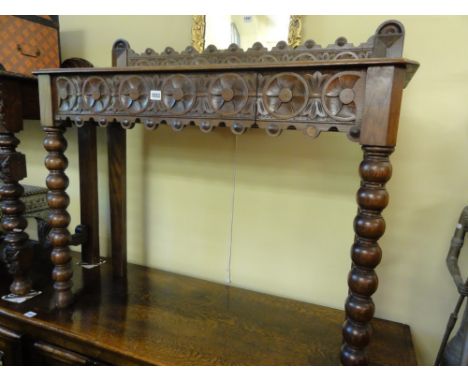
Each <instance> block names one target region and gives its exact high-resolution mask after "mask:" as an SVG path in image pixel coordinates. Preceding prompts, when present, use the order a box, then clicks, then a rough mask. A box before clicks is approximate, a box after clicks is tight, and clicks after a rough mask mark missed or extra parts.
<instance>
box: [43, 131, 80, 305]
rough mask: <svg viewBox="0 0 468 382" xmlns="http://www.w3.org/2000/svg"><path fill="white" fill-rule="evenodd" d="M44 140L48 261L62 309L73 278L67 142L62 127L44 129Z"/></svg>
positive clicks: (69, 299) (56, 301)
mask: <svg viewBox="0 0 468 382" xmlns="http://www.w3.org/2000/svg"><path fill="white" fill-rule="evenodd" d="M44 131H45V133H46V137H45V139H44V147H45V149H46V150H47V151H48V155H47V157H46V159H45V165H46V167H47V169H48V170H49V175H48V176H47V180H46V184H47V188H48V189H49V192H48V193H47V201H48V204H49V207H50V209H51V211H50V214H49V225H50V227H51V230H50V233H49V241H50V244H51V246H52V253H51V259H52V263H53V264H54V269H53V271H52V279H53V280H54V289H55V295H54V305H55V306H56V307H58V308H65V307H67V306H68V305H70V304H71V302H72V299H73V296H72V292H71V287H72V282H71V278H72V276H73V272H72V267H71V255H70V248H69V247H68V245H69V243H70V232H69V231H68V224H69V223H70V215H69V214H68V212H67V207H68V204H69V201H70V200H69V197H68V195H67V193H66V192H65V190H66V188H67V187H68V177H67V176H66V174H65V169H66V168H67V166H68V160H67V158H66V157H65V155H64V151H65V150H66V148H67V141H66V140H65V138H64V136H63V133H64V131H65V127H63V126H59V127H52V126H46V127H44Z"/></svg>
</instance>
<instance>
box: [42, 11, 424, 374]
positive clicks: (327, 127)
mask: <svg viewBox="0 0 468 382" xmlns="http://www.w3.org/2000/svg"><path fill="white" fill-rule="evenodd" d="M403 40H404V28H403V26H402V25H401V24H400V23H399V22H398V21H393V20H391V21H387V22H385V23H383V24H382V25H380V26H379V27H378V28H377V31H376V33H375V35H374V36H372V37H371V38H370V39H369V40H368V41H367V42H365V43H363V44H361V45H359V46H354V45H352V44H350V43H348V42H347V41H346V39H345V38H338V39H337V40H336V43H335V44H334V45H329V46H327V47H325V48H322V47H321V46H319V45H317V44H315V42H313V41H311V40H309V41H306V42H305V43H304V44H303V45H302V46H300V47H297V48H294V49H293V48H290V47H289V46H288V45H287V44H286V43H284V42H280V43H278V44H277V46H276V47H275V48H273V49H271V50H268V49H266V48H264V47H263V46H262V45H261V44H260V43H256V44H254V45H253V47H252V48H250V49H248V50H247V51H243V50H242V49H240V48H239V47H238V46H237V45H235V44H233V45H231V46H230V47H229V48H228V49H227V50H222V51H220V50H217V49H216V47H214V46H208V47H207V48H206V49H205V51H204V52H202V53H198V52H197V51H195V50H194V49H193V48H192V47H189V48H187V49H186V50H185V51H184V52H181V53H177V52H175V51H174V50H173V49H171V48H166V50H165V51H164V52H163V53H161V54H157V53H155V52H154V51H153V50H152V49H147V50H146V51H145V52H144V53H142V54H137V53H135V52H134V51H133V50H132V49H130V46H129V44H128V43H127V42H126V41H125V40H118V41H117V42H116V43H115V44H114V47H113V52H112V54H113V66H114V67H112V68H85V69H58V70H57V69H51V70H47V69H45V70H41V71H38V72H37V73H36V74H37V76H38V80H39V97H40V113H41V123H42V125H43V128H44V131H45V133H46V137H45V139H44V147H45V149H46V150H47V151H48V155H47V157H46V161H45V162H46V167H47V168H48V170H49V175H48V177H47V187H48V188H49V195H48V202H49V207H50V208H51V210H52V212H51V214H50V218H49V224H50V225H51V227H52V230H51V233H50V235H49V239H50V242H51V244H52V248H53V249H52V261H53V263H54V270H53V279H54V281H55V283H54V288H55V292H56V293H55V298H54V304H55V305H56V306H57V307H58V308H64V307H67V306H69V305H70V304H71V303H72V300H73V293H72V289H71V288H72V282H71V280H72V275H73V272H72V268H71V263H70V259H71V257H70V249H69V242H70V234H69V232H68V229H67V227H68V224H69V222H70V216H69V214H68V212H67V206H68V204H69V198H68V195H67V193H66V191H65V190H66V188H67V186H68V178H67V176H66V174H65V169H66V167H67V159H66V157H65V156H64V151H65V149H66V146H67V141H66V138H65V136H64V133H65V130H66V127H68V126H71V124H75V125H76V126H78V128H79V129H85V131H87V132H89V134H90V135H92V134H95V129H96V128H99V127H105V128H106V129H107V134H108V155H109V187H110V190H109V196H110V211H111V247H112V248H111V253H112V256H113V259H112V265H113V272H114V276H115V277H116V279H118V278H121V279H124V280H125V277H126V269H127V260H126V212H125V211H126V204H125V199H126V189H125V182H126V174H125V171H126V170H125V163H126V159H125V156H126V148H125V146H126V129H131V128H133V127H134V125H135V124H137V123H141V124H143V125H144V126H145V127H146V128H147V129H151V130H152V129H155V128H156V127H158V126H159V125H166V124H167V125H169V126H170V127H171V128H173V129H174V130H176V131H181V130H183V128H184V127H186V126H193V125H198V126H199V128H200V130H201V131H202V132H205V133H209V132H211V131H212V130H213V128H214V127H218V126H221V127H226V128H230V129H231V131H232V132H233V133H234V134H243V133H244V132H246V131H247V130H248V129H249V128H260V129H264V130H265V131H266V133H267V134H269V135H271V136H278V135H280V134H281V132H282V131H283V130H285V129H291V130H299V131H302V132H304V133H305V134H306V135H309V136H311V137H316V136H318V135H319V134H320V133H321V132H328V131H332V132H341V133H345V134H347V136H348V137H349V139H350V140H351V141H353V142H356V143H359V144H360V145H361V146H362V150H363V152H364V159H363V161H362V162H361V164H360V167H359V172H360V176H361V187H360V188H359V190H358V192H357V202H358V206H359V209H358V213H357V216H356V218H355V219H354V231H355V240H354V244H353V246H352V249H351V258H352V268H351V271H350V273H349V277H348V285H349V295H348V297H347V299H346V304H345V311H346V320H345V323H344V325H343V329H342V335H343V345H342V346H341V362H342V363H343V364H345V365H362V364H368V363H369V358H368V354H367V346H368V344H369V342H370V340H371V324H370V321H371V319H372V317H373V315H374V304H373V302H372V298H371V295H372V294H373V293H374V292H375V290H376V289H377V284H378V279H377V275H376V273H375V271H374V268H375V267H376V266H377V265H378V264H379V262H380V260H381V255H382V252H381V249H380V247H379V245H378V242H377V241H378V239H379V238H380V237H381V236H382V235H383V233H384V230H385V222H384V219H383V218H382V216H381V212H382V210H383V209H384V208H385V207H386V206H387V204H388V193H387V191H386V189H385V184H386V182H387V181H388V180H389V179H390V177H391V173H392V168H391V164H390V162H389V156H390V154H391V153H392V152H393V151H394V147H395V145H396V141H397V130H398V120H399V113H400V105H401V99H402V93H403V88H404V87H405V86H406V85H407V83H408V82H409V81H410V79H411V77H412V75H413V74H414V72H415V71H416V69H417V67H418V64H417V63H416V62H414V61H410V60H407V59H404V58H401V55H402V50H403ZM94 139H95V138H94ZM88 150H89V154H90V155H89V158H95V157H96V155H95V152H94V153H93V150H94V151H95V145H94V148H93V147H91V146H90V148H88ZM330 155H333V154H332V153H330ZM96 173H97V170H96V160H95V159H93V160H86V156H82V157H81V158H80V182H81V184H82V185H83V184H84V185H86V187H81V190H82V192H83V189H84V188H87V189H89V190H91V191H86V192H92V193H95V194H96V195H97V191H96V190H97V185H96V182H97V176H96ZM93 190H94V191H93ZM81 200H82V201H83V200H88V203H84V204H83V203H82V209H85V210H86V211H87V212H86V213H87V214H89V215H93V216H94V217H95V221H96V222H97V213H98V208H97V198H87V199H86V198H83V197H82V198H81ZM82 216H83V211H82ZM90 220H92V219H90ZM91 228H92V229H91V231H95V232H96V231H97V230H96V229H95V227H94V229H93V227H91ZM91 239H93V238H92V237H91ZM94 240H95V241H97V240H96V238H94ZM87 261H88V262H91V263H97V262H99V257H98V256H97V255H96V256H93V254H92V253H91V254H90V253H88V254H87ZM213 324H214V325H216V321H215V322H214V323H213ZM181 330H182V328H181ZM265 335H266V336H268V333H265ZM337 352H338V349H337Z"/></svg>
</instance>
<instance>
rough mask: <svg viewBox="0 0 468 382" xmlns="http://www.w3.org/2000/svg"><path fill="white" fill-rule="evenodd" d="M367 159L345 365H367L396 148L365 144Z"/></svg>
mask: <svg viewBox="0 0 468 382" xmlns="http://www.w3.org/2000/svg"><path fill="white" fill-rule="evenodd" d="M362 149H363V151H364V160H363V161H362V162H361V165H360V167H359V173H360V175H361V187H360V188H359V190H358V192H357V196H356V198H357V202H358V205H359V210H358V214H357V216H356V218H355V219H354V232H355V233H356V235H355V239H354V244H353V246H352V248H351V258H352V260H353V266H352V268H351V271H350V273H349V276H348V285H349V292H350V293H349V296H348V299H347V300H346V304H345V308H346V315H347V319H346V322H345V323H344V325H343V339H344V344H343V346H342V349H341V362H342V363H343V364H344V365H366V364H368V358H367V354H366V347H367V345H368V344H369V341H370V336H371V330H372V328H371V325H370V320H371V319H372V317H373V315H374V303H373V301H372V298H371V296H372V294H373V293H374V292H375V291H376V289H377V285H378V278H377V274H376V273H375V271H374V268H375V267H376V266H377V265H378V264H379V263H380V260H381V258H382V250H381V248H380V246H379V244H378V243H377V241H378V240H379V238H380V237H381V236H382V235H383V233H384V231H385V221H384V219H383V217H382V215H381V212H382V210H383V209H384V208H385V207H386V206H387V204H388V192H387V190H386V189H385V184H386V183H387V181H388V180H389V179H390V177H391V175H392V166H391V164H390V161H389V156H390V154H391V153H392V152H393V147H379V146H363V147H362Z"/></svg>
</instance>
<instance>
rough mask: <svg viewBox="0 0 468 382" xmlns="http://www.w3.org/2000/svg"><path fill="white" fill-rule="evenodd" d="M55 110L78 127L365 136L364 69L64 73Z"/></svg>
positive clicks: (58, 114)
mask: <svg viewBox="0 0 468 382" xmlns="http://www.w3.org/2000/svg"><path fill="white" fill-rule="evenodd" d="M54 82H55V88H56V91H55V94H56V116H57V118H58V119H62V120H64V119H71V120H72V121H74V122H76V123H77V124H78V125H81V124H82V123H84V122H85V121H86V120H94V121H96V122H98V123H99V124H100V125H105V124H107V123H108V122H111V121H114V120H116V121H119V122H121V123H122V125H123V126H124V127H125V128H130V127H132V126H133V124H134V123H135V122H141V123H143V124H145V126H146V127H147V128H149V129H153V128H155V127H157V126H158V125H159V124H160V123H162V122H164V123H167V124H169V125H170V126H171V127H172V128H173V129H174V130H181V129H182V128H183V127H184V126H187V125H190V124H195V125H198V126H199V127H200V129H201V130H202V131H204V132H208V131H211V129H212V128H213V127H214V126H217V125H220V124H224V125H227V126H229V127H231V130H232V131H233V133H235V134H241V133H243V132H244V131H245V130H246V129H247V128H250V127H252V126H255V127H260V128H264V129H265V130H266V131H267V133H268V134H270V135H279V134H280V133H281V132H282V131H283V130H285V129H291V128H294V129H298V130H303V131H304V132H306V133H307V134H309V135H311V136H317V135H318V134H319V133H320V132H322V131H341V132H345V133H347V134H348V135H349V136H350V138H351V139H356V138H357V137H358V135H359V124H360V120H361V114H362V105H363V97H364V83H365V71H338V70H330V69H328V70H300V71H295V72H290V71H284V72H272V71H269V72H262V73H255V72H226V73H225V72H219V73H218V72H214V73H210V74H200V73H175V74H171V73H167V74H166V73H157V72H148V73H128V74H102V75H96V74H93V75H88V76H86V75H84V74H80V75H78V74H74V75H70V76H58V77H56V78H55V79H54Z"/></svg>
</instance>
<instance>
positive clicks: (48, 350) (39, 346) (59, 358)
mask: <svg viewBox="0 0 468 382" xmlns="http://www.w3.org/2000/svg"><path fill="white" fill-rule="evenodd" d="M29 350H30V354H31V356H30V357H31V360H30V364H31V365H48V366H97V365H104V364H103V363H101V362H98V361H96V360H93V359H92V358H89V357H87V356H85V355H82V354H79V353H76V352H73V351H71V350H67V349H64V348H61V347H59V346H56V345H52V344H49V343H47V342H42V341H36V342H34V343H33V344H32V345H31V347H30V349H29Z"/></svg>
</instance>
